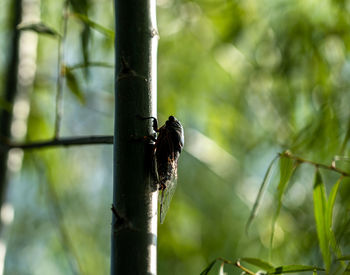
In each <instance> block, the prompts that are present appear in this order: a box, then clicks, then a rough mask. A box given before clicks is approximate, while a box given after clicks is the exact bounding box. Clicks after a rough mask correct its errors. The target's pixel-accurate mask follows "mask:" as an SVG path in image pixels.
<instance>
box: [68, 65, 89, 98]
mask: <svg viewBox="0 0 350 275" xmlns="http://www.w3.org/2000/svg"><path fill="white" fill-rule="evenodd" d="M65 75H66V80H67V86H68V88H69V90H70V91H71V92H72V93H73V94H74V95H75V96H76V97H77V98H78V99H79V101H80V103H82V104H85V97H84V94H83V92H82V90H81V88H80V85H79V82H78V80H77V78H76V76H75V74H74V73H73V72H72V71H70V70H68V69H66V72H65Z"/></svg>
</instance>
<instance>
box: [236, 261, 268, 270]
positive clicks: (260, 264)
mask: <svg viewBox="0 0 350 275" xmlns="http://www.w3.org/2000/svg"><path fill="white" fill-rule="evenodd" d="M240 261H243V262H246V263H248V264H251V265H254V266H256V267H259V268H261V269H263V270H266V271H268V270H271V269H273V268H274V267H273V265H271V264H270V263H268V262H265V261H262V260H260V259H257V258H241V259H240Z"/></svg>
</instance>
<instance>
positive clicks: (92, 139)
mask: <svg viewBox="0 0 350 275" xmlns="http://www.w3.org/2000/svg"><path fill="white" fill-rule="evenodd" d="M98 144H113V136H83V137H62V138H53V139H49V140H43V141H34V142H28V143H14V142H13V143H11V142H3V143H0V148H2V149H7V150H9V149H12V148H19V149H40V148H47V147H57V146H79V145H98Z"/></svg>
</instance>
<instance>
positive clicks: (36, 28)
mask: <svg viewBox="0 0 350 275" xmlns="http://www.w3.org/2000/svg"><path fill="white" fill-rule="evenodd" d="M17 29H18V30H20V31H33V32H36V33H39V34H46V35H50V36H59V33H58V32H57V31H56V30H54V29H53V28H50V27H48V26H47V25H46V24H45V23H43V22H38V23H28V24H19V25H18V26H17Z"/></svg>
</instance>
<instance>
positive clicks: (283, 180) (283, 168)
mask: <svg viewBox="0 0 350 275" xmlns="http://www.w3.org/2000/svg"><path fill="white" fill-rule="evenodd" d="M279 165H280V180H279V183H278V186H277V198H276V199H277V207H276V211H275V213H274V216H273V218H272V228H271V238H270V248H272V243H273V237H274V234H275V224H276V221H277V218H278V216H279V213H280V210H281V207H282V198H283V194H284V192H285V190H286V188H287V185H288V182H289V180H290V178H291V176H292V174H293V172H294V170H295V168H296V165H295V162H294V160H292V159H290V158H288V157H286V156H281V157H280V161H279Z"/></svg>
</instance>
